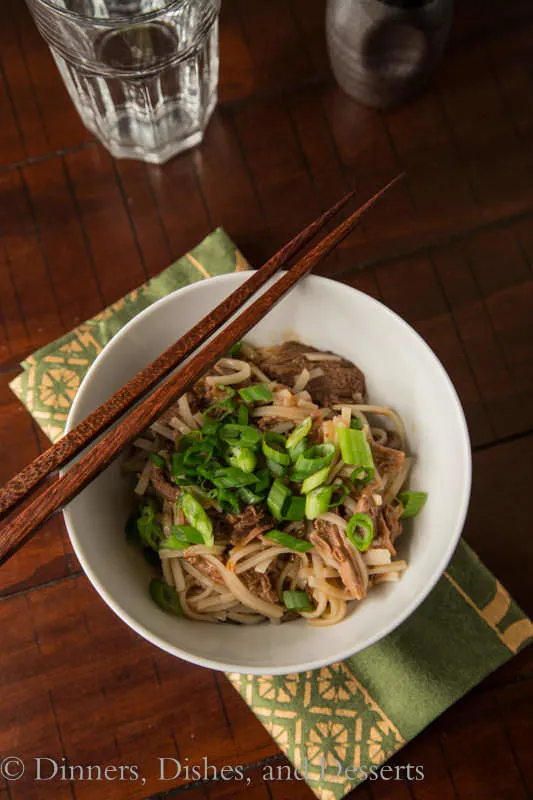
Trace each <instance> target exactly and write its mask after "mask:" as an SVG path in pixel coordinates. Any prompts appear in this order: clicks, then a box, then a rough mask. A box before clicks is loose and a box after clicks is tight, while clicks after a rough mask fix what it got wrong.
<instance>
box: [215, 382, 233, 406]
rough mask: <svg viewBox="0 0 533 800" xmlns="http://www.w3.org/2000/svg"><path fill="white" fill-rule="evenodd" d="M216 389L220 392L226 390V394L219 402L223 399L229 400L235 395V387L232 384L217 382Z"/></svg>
mask: <svg viewBox="0 0 533 800" xmlns="http://www.w3.org/2000/svg"><path fill="white" fill-rule="evenodd" d="M217 389H220V390H221V391H222V392H227V394H226V396H225V397H223V398H222V400H221V401H220V400H219V402H223V401H224V400H231V398H232V397H235V389H234V388H233V386H228V385H227V384H225V383H217Z"/></svg>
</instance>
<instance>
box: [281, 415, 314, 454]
mask: <svg viewBox="0 0 533 800" xmlns="http://www.w3.org/2000/svg"><path fill="white" fill-rule="evenodd" d="M312 424H313V420H312V419H311V417H306V418H305V419H304V421H303V422H300V424H299V425H297V426H296V428H295V429H294V430H293V431H292V433H291V434H290V435H289V437H288V439H287V450H291V449H292V448H293V447H296V445H297V444H298V443H299V442H301V441H302V439H305V437H306V436H307V434H308V433H309V431H310V430H311V425H312Z"/></svg>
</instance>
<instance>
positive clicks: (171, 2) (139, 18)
mask: <svg viewBox="0 0 533 800" xmlns="http://www.w3.org/2000/svg"><path fill="white" fill-rule="evenodd" d="M33 2H35V3H37V4H39V5H41V6H46V8H49V9H50V11H53V12H54V13H56V14H59V15H60V16H62V17H67V18H68V19H77V20H83V22H86V23H89V22H90V23H92V24H94V25H102V26H103V27H114V26H116V25H117V23H129V24H130V25H131V24H135V25H136V24H137V22H147V21H148V22H149V21H151V20H154V19H155V20H157V18H158V17H159V16H160V15H161V14H163V13H165V12H167V11H169V10H170V9H171V8H173V7H174V8H177V7H179V6H182V5H184V4H185V3H187V2H190V0H167V3H166V4H165V6H164V7H163V8H160V9H158V10H157V11H147V12H146V13H144V14H137V15H135V16H134V17H129V16H124V15H118V16H115V17H89V16H88V15H87V14H81V13H80V12H79V11H70V10H69V9H67V8H60V7H59V6H56V5H55V3H54V0H33Z"/></svg>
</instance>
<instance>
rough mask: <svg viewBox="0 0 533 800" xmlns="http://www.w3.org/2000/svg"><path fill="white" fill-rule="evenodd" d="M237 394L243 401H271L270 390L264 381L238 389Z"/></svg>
mask: <svg viewBox="0 0 533 800" xmlns="http://www.w3.org/2000/svg"><path fill="white" fill-rule="evenodd" d="M239 394H240V396H241V398H242V399H243V400H244V402H245V403H271V402H272V392H271V391H270V389H269V388H268V386H267V385H266V384H265V383H256V384H254V386H246V387H245V388H244V389H239Z"/></svg>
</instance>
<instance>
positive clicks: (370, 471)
mask: <svg viewBox="0 0 533 800" xmlns="http://www.w3.org/2000/svg"><path fill="white" fill-rule="evenodd" d="M374 474H375V470H374V467H356V468H355V469H354V471H353V472H352V474H351V475H350V480H351V481H352V483H355V485H356V486H366V484H367V483H370V481H371V480H372V478H373V477H374Z"/></svg>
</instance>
